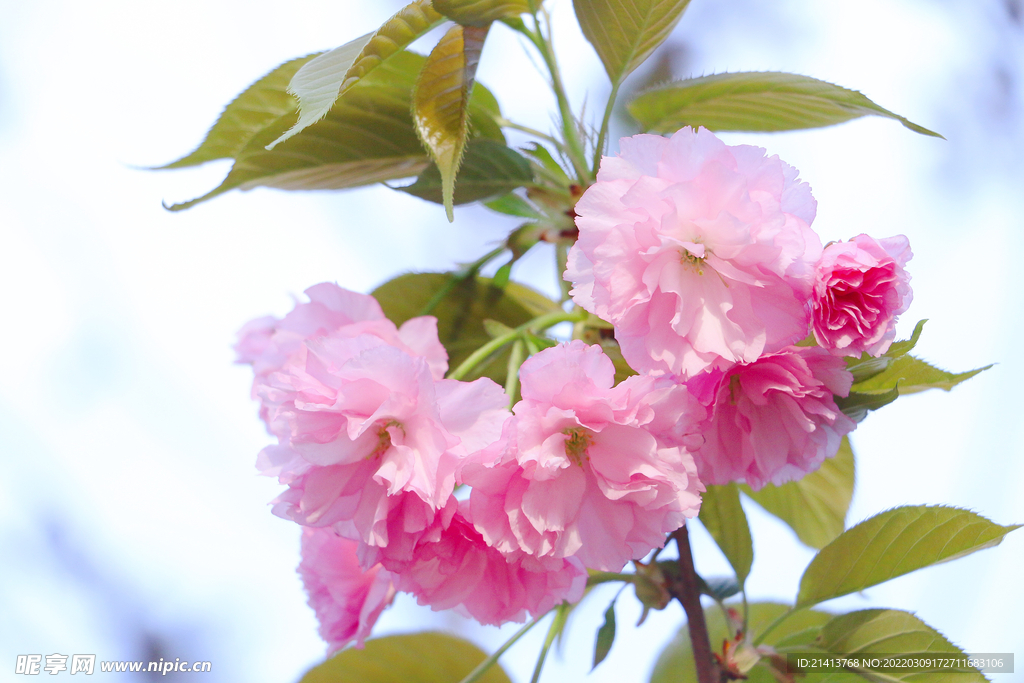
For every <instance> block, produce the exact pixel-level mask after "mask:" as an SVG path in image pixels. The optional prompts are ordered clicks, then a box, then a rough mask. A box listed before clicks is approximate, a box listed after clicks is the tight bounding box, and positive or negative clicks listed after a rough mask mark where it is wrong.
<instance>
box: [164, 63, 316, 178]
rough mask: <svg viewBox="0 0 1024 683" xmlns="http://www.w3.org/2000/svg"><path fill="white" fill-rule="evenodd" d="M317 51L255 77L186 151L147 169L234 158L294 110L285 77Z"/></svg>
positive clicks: (169, 167)
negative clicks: (257, 136)
mask: <svg viewBox="0 0 1024 683" xmlns="http://www.w3.org/2000/svg"><path fill="white" fill-rule="evenodd" d="M318 54H320V53H314V54H311V55H306V56H305V57H299V58H298V59H292V60H290V61H287V62H285V63H284V64H282V65H281V66H279V67H277V68H276V69H274V70H273V71H271V72H270V73H268V74H267V75H266V76H264V77H263V78H261V79H259V80H258V81H256V82H255V83H253V84H252V85H250V86H249V87H248V88H246V89H245V90H244V91H243V92H242V94H241V95H239V96H238V97H236V98H235V99H234V100H232V101H231V103H230V104H229V105H228V106H226V107H225V108H224V111H223V112H222V113H221V115H220V117H219V118H218V119H217V121H216V123H214V124H213V127H212V128H210V132H208V133H207V134H206V138H205V139H204V140H203V141H202V143H200V145H199V147H197V148H196V150H195V151H194V152H192V153H190V154H187V155H185V156H183V157H182V158H180V159H178V160H177V161H172V162H171V163H169V164H167V165H166V166H160V167H157V168H154V169H151V170H154V171H160V170H164V169H172V168H185V167H187V166H197V165H199V164H204V163H206V162H207V161H213V160H215V159H234V158H235V157H236V156H237V155H238V154H239V152H241V151H242V150H243V149H244V148H245V146H246V144H247V143H248V142H249V140H251V139H252V137H253V136H254V135H256V134H257V133H258V132H259V131H261V130H263V129H264V128H266V127H267V126H268V125H270V124H272V123H273V122H274V121H276V120H278V119H279V118H281V117H282V116H284V115H286V114H290V113H292V112H294V111H295V100H294V99H293V98H292V96H291V95H289V94H288V90H287V88H288V81H290V80H291V78H292V76H293V75H295V72H297V71H299V69H300V67H302V66H303V65H304V64H306V63H308V62H309V61H310V60H311V59H314V58H315V57H316V56H317V55H318Z"/></svg>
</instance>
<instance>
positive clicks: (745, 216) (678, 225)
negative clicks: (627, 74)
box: [565, 128, 821, 377]
mask: <svg viewBox="0 0 1024 683" xmlns="http://www.w3.org/2000/svg"><path fill="white" fill-rule="evenodd" d="M619 146H620V150H621V151H620V153H619V156H617V157H605V158H604V159H603V160H602V162H601V169H600V172H599V173H598V175H597V182H596V183H595V184H594V185H592V186H591V187H590V188H589V189H588V190H587V191H586V193H585V194H584V195H583V197H581V198H580V200H579V202H578V203H577V204H576V213H577V214H578V217H577V219H576V225H577V227H579V231H580V234H579V240H578V241H577V242H576V244H575V245H574V246H573V248H572V249H571V250H570V252H569V261H568V268H567V269H566V272H565V278H566V279H567V280H570V281H571V282H572V283H573V285H574V287H573V290H572V296H573V299H574V300H575V301H576V303H578V304H579V305H580V306H582V307H583V308H585V309H587V310H588V311H591V312H592V313H595V314H596V315H598V316H600V317H601V318H604V319H605V320H608V321H610V322H612V323H613V324H614V325H615V338H616V339H617V340H618V341H619V344H620V346H621V347H622V355H623V356H624V357H625V359H626V361H627V362H629V364H630V365H631V366H632V367H633V368H635V369H636V370H638V371H640V372H646V371H651V372H663V373H671V374H676V375H681V376H683V377H688V376H691V375H694V374H697V373H699V372H702V371H704V370H707V369H710V368H721V369H725V368H727V367H728V366H730V365H732V364H733V363H750V362H753V361H754V360H756V359H757V358H759V357H760V356H761V355H762V354H764V353H767V352H773V351H778V350H780V349H781V348H783V347H784V346H786V345H787V344H791V343H793V342H795V341H797V340H799V339H802V338H803V337H805V336H806V335H807V327H808V306H807V301H808V298H809V296H810V294H811V287H812V284H813V277H814V264H815V263H816V262H817V261H818V257H819V256H820V255H821V242H820V240H819V239H818V236H817V235H816V234H815V233H814V231H813V230H811V228H810V223H811V221H812V220H813V219H814V213H815V209H816V203H815V201H814V198H813V197H812V196H811V191H810V188H809V187H808V185H807V183H802V182H799V181H798V180H797V170H796V169H794V168H793V167H791V166H789V165H788V164H786V163H784V162H782V161H780V160H779V158H778V157H777V156H772V157H766V156H765V151H764V150H763V149H761V148H760V147H752V146H750V145H737V146H728V145H726V144H725V143H723V142H722V141H721V140H719V139H718V138H717V137H715V136H714V135H713V134H712V133H710V132H709V131H707V130H705V129H703V128H701V129H700V130H698V131H697V132H694V131H693V130H692V129H690V128H683V129H682V130H680V131H679V132H677V133H676V134H675V135H673V136H672V137H671V138H663V137H661V136H657V135H636V136H633V137H632V138H623V139H622V140H620V141H619Z"/></svg>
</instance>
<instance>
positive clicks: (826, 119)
mask: <svg viewBox="0 0 1024 683" xmlns="http://www.w3.org/2000/svg"><path fill="white" fill-rule="evenodd" d="M627 109H628V110H629V113H630V114H632V115H633V118H635V119H636V120H637V121H639V122H640V124H641V125H642V126H643V127H644V129H645V130H648V131H651V132H655V133H674V132H675V131H677V130H679V129H680V128H682V127H683V126H693V127H694V128H696V127H697V126H704V127H705V128H707V129H709V130H719V131H720V130H742V131H780V130H798V129H802V128H820V127H822V126H831V125H834V124H837V123H842V122H844V121H849V120H850V119H855V118H858V117H861V116H867V115H871V114H873V115H875V116H885V117H888V118H890V119H895V120H897V121H899V122H900V123H902V124H903V125H904V126H906V127H907V128H909V129H910V130H912V131H914V132H917V133H921V134H923V135H932V136H935V137H942V136H941V135H939V134H938V133H935V132H932V131H930V130H928V129H927V128H922V127H921V126H919V125H917V124H916V123H912V122H910V121H908V120H907V119H905V118H904V117H902V116H900V115H898V114H894V113H892V112H891V111H889V110H888V109H885V108H883V107H880V106H878V105H877V104H875V103H874V102H872V101H871V100H869V99H868V98H867V97H865V96H864V95H862V94H861V93H860V92H858V91H856V90H847V89H846V88H843V87H840V86H838V85H833V84H832V83H826V82H825V81H819V80H817V79H815V78H810V77H808V76H799V75H797V74H788V73H779V72H772V71H764V72H747V73H731V74H715V75H713V76H703V77H701V78H691V79H688V80H685V81H677V82H674V83H668V84H666V85H663V86H660V87H657V88H654V89H653V90H648V91H647V92H645V93H644V94H642V95H640V96H639V97H637V98H636V99H635V100H633V101H632V102H630V103H629V105H628V106H627Z"/></svg>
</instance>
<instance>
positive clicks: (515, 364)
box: [505, 339, 526, 410]
mask: <svg viewBox="0 0 1024 683" xmlns="http://www.w3.org/2000/svg"><path fill="white" fill-rule="evenodd" d="M524 360H526V344H525V343H523V340H522V339H517V340H516V342H515V343H514V344H512V353H511V354H509V357H508V372H507V375H506V377H505V394H506V395H507V396H508V409H509V410H512V406H514V405H515V404H516V396H517V395H518V394H519V366H520V365H522V364H523V361H524Z"/></svg>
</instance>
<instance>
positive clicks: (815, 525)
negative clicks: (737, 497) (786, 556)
mask: <svg viewBox="0 0 1024 683" xmlns="http://www.w3.org/2000/svg"><path fill="white" fill-rule="evenodd" d="M854 481H855V464H854V457H853V449H852V448H851V447H850V440H849V439H848V438H847V437H843V440H842V442H840V444H839V451H838V452H837V453H836V454H835V456H834V457H831V458H828V459H826V460H825V462H823V463H822V465H821V467H819V468H818V469H817V470H815V471H814V472H811V473H810V474H808V475H807V476H805V477H803V478H802V479H798V480H797V481H791V482H789V483H787V484H783V485H781V486H774V485H772V484H767V485H765V486H764V487H763V488H762V489H761V490H760V491H752V490H750V487H749V486H746V485H743V486H742V487H741V488H742V489H743V492H744V493H746V494H747V495H748V496H750V497H751V498H753V499H754V501H755V502H756V503H757V504H758V505H760V506H761V507H763V508H764V509H765V510H767V511H768V512H770V513H771V514H773V515H775V516H776V517H778V518H779V519H781V520H782V521H783V522H785V523H786V524H787V525H789V527H790V528H791V529H792V530H793V531H795V532H796V535H797V537H798V538H799V539H800V540H801V541H803V542H804V543H806V544H807V545H809V546H811V547H812V548H823V547H825V546H826V545H828V544H829V543H831V542H832V540H833V539H835V538H836V537H837V536H838V535H839V534H841V533H843V530H844V529H845V528H846V513H847V512H848V511H849V509H850V501H851V500H852V499H853V486H854Z"/></svg>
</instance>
